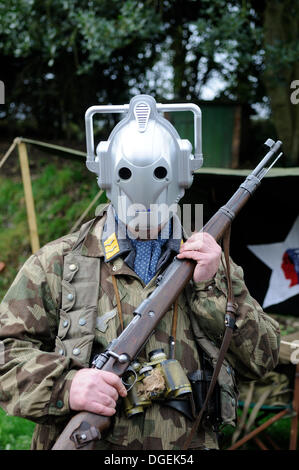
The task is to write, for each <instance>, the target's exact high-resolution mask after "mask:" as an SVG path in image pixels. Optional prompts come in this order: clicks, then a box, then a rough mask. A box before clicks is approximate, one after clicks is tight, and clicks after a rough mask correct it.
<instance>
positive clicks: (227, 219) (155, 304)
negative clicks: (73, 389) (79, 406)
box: [53, 141, 281, 450]
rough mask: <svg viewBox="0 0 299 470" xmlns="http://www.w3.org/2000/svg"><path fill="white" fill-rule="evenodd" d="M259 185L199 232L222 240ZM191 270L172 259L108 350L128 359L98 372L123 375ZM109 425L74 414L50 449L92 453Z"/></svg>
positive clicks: (242, 190) (239, 194) (241, 192)
mask: <svg viewBox="0 0 299 470" xmlns="http://www.w3.org/2000/svg"><path fill="white" fill-rule="evenodd" d="M275 146H276V147H275ZM275 146H274V147H275V149H274V150H273V149H272V150H271V151H270V152H272V155H273V154H275V153H276V152H277V151H278V150H279V149H280V146H281V142H279V141H278V142H276V144H275ZM270 152H269V154H270ZM267 155H268V154H267ZM267 155H266V156H267ZM265 158H266V157H265ZM275 161H276V160H275ZM252 175H253V179H254V181H253V183H252ZM246 182H248V184H246ZM259 183H260V180H259V179H258V177H256V176H254V172H253V173H251V175H249V177H247V178H246V180H245V183H243V184H242V185H241V186H240V187H239V188H238V190H237V191H236V192H235V194H234V195H233V196H232V197H231V199H230V200H229V201H228V202H227V203H226V204H225V206H222V207H221V208H220V209H219V210H218V211H217V212H216V213H215V214H214V216H213V217H212V218H211V219H210V220H209V221H208V222H207V223H206V224H205V226H204V227H203V229H202V231H204V232H207V233H209V234H210V235H212V236H213V237H214V238H215V240H216V241H219V240H221V238H222V237H223V235H224V233H225V231H226V230H227V229H228V227H229V225H230V224H231V222H232V220H233V219H234V218H235V216H236V215H237V214H238V213H239V212H240V210H241V209H242V208H243V206H244V205H245V204H246V202H247V201H248V199H249V198H250V196H251V195H252V194H253V192H254V191H255V189H256V188H257V186H258V184H259ZM194 268H195V262H193V261H192V260H178V259H177V258H175V259H174V260H173V262H172V263H171V264H170V266H169V267H168V268H167V269H166V270H165V272H164V273H163V276H162V279H161V281H159V283H158V286H157V287H156V289H155V290H154V291H153V293H152V294H151V295H150V296H149V297H148V298H147V299H146V300H144V301H143V302H142V303H141V305H139V307H138V308H137V309H136V310H135V312H134V318H133V320H132V321H131V322H130V323H129V325H128V326H127V327H126V328H125V330H124V331H123V332H122V333H121V335H120V336H119V337H118V338H117V340H116V342H115V343H114V344H112V346H111V348H109V351H112V352H113V354H114V355H118V356H120V355H121V354H125V355H126V356H128V359H129V360H128V361H127V362H125V363H121V362H120V361H119V360H118V359H117V358H115V357H112V356H110V357H109V359H108V360H107V362H106V363H105V364H104V366H103V367H101V370H105V371H108V372H113V373H115V374H117V375H118V376H119V377H121V376H122V375H123V374H124V373H125V371H126V370H127V368H128V366H129V364H130V362H131V361H132V360H133V359H134V358H135V357H137V356H138V353H139V352H140V350H142V349H143V347H144V346H145V344H146V342H147V340H148V339H149V337H150V336H151V334H152V332H153V331H154V330H155V328H156V326H157V324H158V323H159V322H160V321H161V319H162V318H163V316H164V315H165V314H166V312H167V311H168V310H169V308H170V307H171V305H172V304H173V303H174V301H175V299H176V298H177V297H178V295H179V294H180V293H181V292H182V290H183V289H184V288H185V286H186V284H187V283H188V282H189V281H190V279H191V278H192V275H193V271H194ZM109 426H110V418H109V417H105V416H101V415H96V414H94V413H89V412H80V413H77V414H76V415H75V416H74V417H73V418H72V419H71V420H70V421H69V423H68V424H67V426H66V427H65V429H64V430H63V432H62V433H61V434H60V436H59V438H58V440H57V441H56V443H55V445H54V447H53V450H75V449H85V450H92V449H93V448H94V446H95V444H96V441H97V440H98V439H100V437H101V433H102V432H103V431H105V430H106V429H108V428H109ZM84 441H86V443H84Z"/></svg>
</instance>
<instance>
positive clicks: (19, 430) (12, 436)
mask: <svg viewBox="0 0 299 470" xmlns="http://www.w3.org/2000/svg"><path fill="white" fill-rule="evenodd" d="M34 427H35V424H34V423H32V422H31V421H28V420H26V419H23V418H17V417H11V416H9V417H8V416H6V415H5V413H4V411H3V410H2V409H1V408H0V450H28V449H30V443H31V438H32V433H33V431H34Z"/></svg>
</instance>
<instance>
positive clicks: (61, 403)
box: [56, 400, 63, 408]
mask: <svg viewBox="0 0 299 470" xmlns="http://www.w3.org/2000/svg"><path fill="white" fill-rule="evenodd" d="M56 406H57V408H62V407H63V401H62V400H57V402H56Z"/></svg>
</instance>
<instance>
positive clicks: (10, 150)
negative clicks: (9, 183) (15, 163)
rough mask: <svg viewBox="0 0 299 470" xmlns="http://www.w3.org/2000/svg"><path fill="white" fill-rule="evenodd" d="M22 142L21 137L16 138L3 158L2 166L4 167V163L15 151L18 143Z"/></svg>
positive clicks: (0, 163) (0, 165)
mask: <svg viewBox="0 0 299 470" xmlns="http://www.w3.org/2000/svg"><path fill="white" fill-rule="evenodd" d="M20 142H21V140H20V139H19V137H16V138H15V139H14V141H13V143H12V144H11V146H10V147H9V149H8V150H7V152H6V154H5V155H4V156H3V158H2V159H1V161H0V168H2V166H3V165H4V163H5V162H6V160H7V159H8V157H9V156H10V154H11V153H12V152H13V151H14V149H15V147H16V145H17V144H19V143H20Z"/></svg>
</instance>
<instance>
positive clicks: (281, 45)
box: [263, 0, 299, 166]
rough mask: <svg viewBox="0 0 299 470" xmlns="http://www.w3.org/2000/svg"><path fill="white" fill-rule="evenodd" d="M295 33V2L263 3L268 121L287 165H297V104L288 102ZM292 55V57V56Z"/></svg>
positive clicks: (297, 67)
mask: <svg viewBox="0 0 299 470" xmlns="http://www.w3.org/2000/svg"><path fill="white" fill-rule="evenodd" d="M298 30H299V1H298V0H285V1H283V2H282V1H280V0H266V7H265V12H264V46H265V72H264V75H263V80H264V83H265V87H266V90H267V93H268V96H269V98H270V101H271V110H272V118H273V121H274V125H275V127H276V130H277V134H278V136H279V139H280V140H282V142H283V149H284V152H285V154H286V157H287V162H288V164H290V165H292V166H294V165H298V163H299V104H295V103H292V102H291V93H292V91H293V90H292V89H291V88H290V87H291V83H292V81H293V80H299V62H298V55H297V57H296V54H295V50H296V49H297V42H298ZM292 54H293V56H292Z"/></svg>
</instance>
